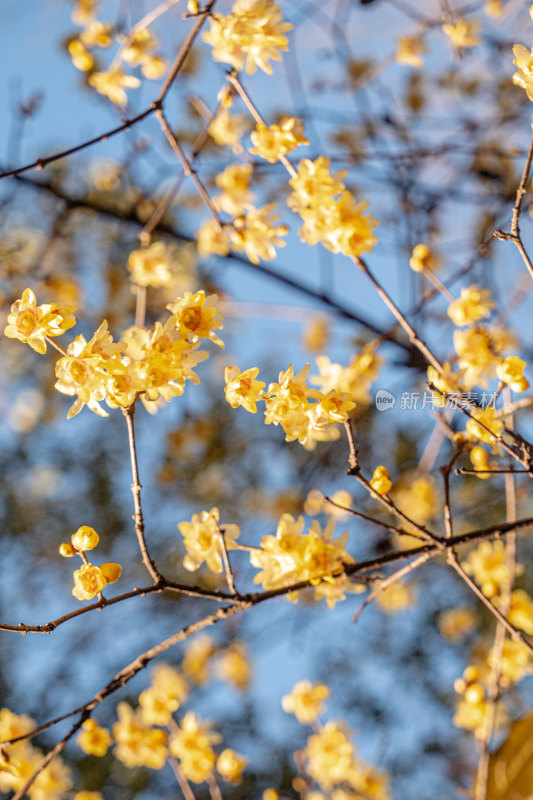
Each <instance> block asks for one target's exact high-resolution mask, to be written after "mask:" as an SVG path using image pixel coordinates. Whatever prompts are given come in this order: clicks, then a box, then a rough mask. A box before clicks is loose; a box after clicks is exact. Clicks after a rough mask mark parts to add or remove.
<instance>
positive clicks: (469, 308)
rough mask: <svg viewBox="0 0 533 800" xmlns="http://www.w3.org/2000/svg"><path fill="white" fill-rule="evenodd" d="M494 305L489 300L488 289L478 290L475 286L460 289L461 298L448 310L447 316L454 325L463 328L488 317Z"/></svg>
mask: <svg viewBox="0 0 533 800" xmlns="http://www.w3.org/2000/svg"><path fill="white" fill-rule="evenodd" d="M494 307H495V303H494V302H493V301H492V299H491V293H490V289H480V288H479V286H476V285H475V284H474V285H473V286H469V287H468V288H466V289H461V297H460V298H459V300H455V301H454V302H453V303H451V305H450V307H449V308H448V316H449V317H450V319H451V320H452V321H453V323H454V325H458V326H459V327H463V326H464V325H471V324H472V323H473V322H477V321H478V320H480V319H482V318H483V317H490V312H491V309H493V308H494Z"/></svg>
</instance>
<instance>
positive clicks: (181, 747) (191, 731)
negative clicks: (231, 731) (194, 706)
mask: <svg viewBox="0 0 533 800" xmlns="http://www.w3.org/2000/svg"><path fill="white" fill-rule="evenodd" d="M210 726H211V724H210V723H209V722H201V721H200V719H199V718H198V717H197V715H196V714H195V713H194V712H192V711H188V712H187V713H186V714H185V716H184V717H183V719H182V721H181V724H180V725H179V726H178V728H177V730H176V731H175V732H174V733H173V734H172V738H171V739H170V742H169V749H170V754H171V755H172V756H173V757H174V758H177V759H179V762H180V767H181V769H182V771H183V774H184V775H185V777H186V778H187V779H188V780H190V781H193V783H202V782H203V781H205V780H207V779H208V778H209V776H210V775H211V774H212V772H213V769H214V768H215V762H216V755H215V753H214V751H213V748H212V747H211V744H214V743H216V742H218V741H219V738H220V737H219V736H218V735H217V734H214V733H212V732H211V730H210Z"/></svg>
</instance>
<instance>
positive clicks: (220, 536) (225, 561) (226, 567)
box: [215, 519, 237, 595]
mask: <svg viewBox="0 0 533 800" xmlns="http://www.w3.org/2000/svg"><path fill="white" fill-rule="evenodd" d="M215 524H216V526H217V532H218V539H219V542H220V549H221V551H222V562H223V564H224V572H225V574H226V580H227V582H228V588H229V590H230V592H231V594H232V595H236V594H237V590H236V589H235V578H234V577H233V572H232V569H231V564H230V560H229V555H228V546H227V544H226V537H225V536H224V530H223V526H222V527H221V526H220V525H219V523H218V520H217V519H215Z"/></svg>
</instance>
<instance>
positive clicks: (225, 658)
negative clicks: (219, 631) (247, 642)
mask: <svg viewBox="0 0 533 800" xmlns="http://www.w3.org/2000/svg"><path fill="white" fill-rule="evenodd" d="M217 673H218V675H219V677H220V678H221V679H222V680H225V681H228V682H229V683H231V684H233V686H235V688H236V689H239V690H240V691H242V692H244V691H246V689H248V687H249V685H250V680H251V675H252V669H251V667H250V661H249V659H248V654H247V652H246V649H245V647H244V645H243V644H241V643H240V642H236V643H235V644H232V645H230V647H228V648H227V649H226V650H223V651H222V652H221V653H220V655H219V660H218V663H217Z"/></svg>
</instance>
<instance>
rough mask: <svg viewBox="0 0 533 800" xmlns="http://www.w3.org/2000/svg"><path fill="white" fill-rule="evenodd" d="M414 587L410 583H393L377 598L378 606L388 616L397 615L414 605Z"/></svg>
mask: <svg viewBox="0 0 533 800" xmlns="http://www.w3.org/2000/svg"><path fill="white" fill-rule="evenodd" d="M414 602H415V598H414V593H413V587H412V586H411V584H409V583H401V582H400V581H396V583H391V585H390V586H387V588H386V589H383V591H381V592H380V593H379V594H378V595H377V596H376V605H377V606H378V607H379V608H380V609H381V610H382V611H384V612H385V613H386V614H396V612H397V611H403V610H404V609H406V608H409V607H410V606H412V605H414Z"/></svg>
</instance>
